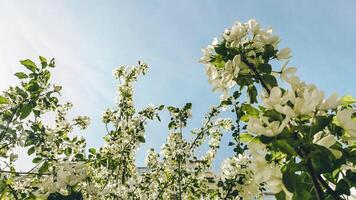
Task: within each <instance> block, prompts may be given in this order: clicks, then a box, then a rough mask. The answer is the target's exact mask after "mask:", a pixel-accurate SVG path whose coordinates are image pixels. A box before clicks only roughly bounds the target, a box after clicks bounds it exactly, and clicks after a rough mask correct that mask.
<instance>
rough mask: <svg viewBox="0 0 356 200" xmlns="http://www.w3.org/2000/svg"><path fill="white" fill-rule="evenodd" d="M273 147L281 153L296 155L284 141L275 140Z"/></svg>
mask: <svg viewBox="0 0 356 200" xmlns="http://www.w3.org/2000/svg"><path fill="white" fill-rule="evenodd" d="M273 144H274V146H275V147H277V148H278V149H279V150H280V151H282V152H283V153H285V154H287V155H289V156H292V155H296V152H295V151H294V149H293V147H292V146H291V145H290V144H289V143H288V142H287V141H286V140H276V141H274V142H273Z"/></svg>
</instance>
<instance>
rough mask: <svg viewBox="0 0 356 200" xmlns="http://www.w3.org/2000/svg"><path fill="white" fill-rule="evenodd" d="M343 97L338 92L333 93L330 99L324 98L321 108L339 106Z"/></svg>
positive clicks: (326, 108) (327, 108)
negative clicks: (339, 96)
mask: <svg viewBox="0 0 356 200" xmlns="http://www.w3.org/2000/svg"><path fill="white" fill-rule="evenodd" d="M341 103H342V102H341V99H340V98H338V94H337V93H333V94H332V95H331V96H330V97H329V98H328V99H326V100H324V101H323V103H322V104H321V105H320V106H319V110H329V109H334V108H336V107H338V106H339V105H340V104H341Z"/></svg>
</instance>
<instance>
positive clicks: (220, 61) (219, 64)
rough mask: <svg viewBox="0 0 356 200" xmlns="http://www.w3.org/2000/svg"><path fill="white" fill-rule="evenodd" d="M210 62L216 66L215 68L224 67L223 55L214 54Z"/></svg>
mask: <svg viewBox="0 0 356 200" xmlns="http://www.w3.org/2000/svg"><path fill="white" fill-rule="evenodd" d="M212 64H213V65H214V66H215V67H216V68H217V69H222V68H224V67H225V62H224V60H223V57H222V56H221V55H219V54H218V55H216V56H215V58H214V59H213V62H212Z"/></svg>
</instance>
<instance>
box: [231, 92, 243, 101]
mask: <svg viewBox="0 0 356 200" xmlns="http://www.w3.org/2000/svg"><path fill="white" fill-rule="evenodd" d="M232 96H233V97H234V98H235V99H237V98H239V97H240V96H241V92H240V91H235V92H234V94H233V95H232Z"/></svg>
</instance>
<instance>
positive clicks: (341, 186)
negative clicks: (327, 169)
mask: <svg viewBox="0 0 356 200" xmlns="http://www.w3.org/2000/svg"><path fill="white" fill-rule="evenodd" d="M335 192H336V193H337V194H339V195H341V194H346V195H350V186H349V184H347V182H346V181H345V180H343V179H341V180H340V181H339V182H338V183H337V184H336V190H335Z"/></svg>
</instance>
